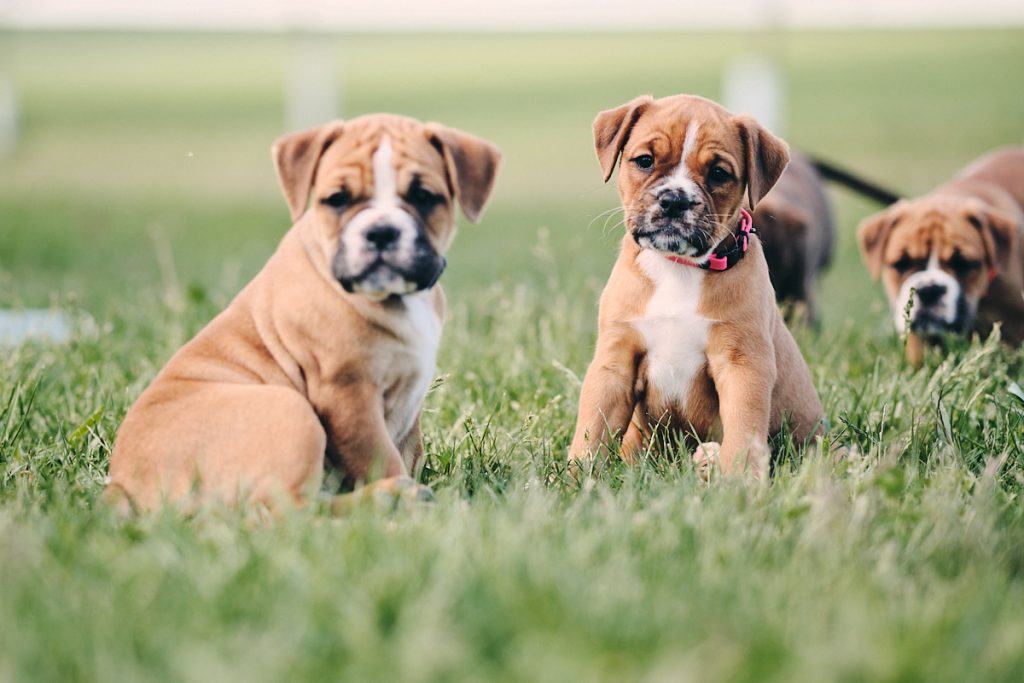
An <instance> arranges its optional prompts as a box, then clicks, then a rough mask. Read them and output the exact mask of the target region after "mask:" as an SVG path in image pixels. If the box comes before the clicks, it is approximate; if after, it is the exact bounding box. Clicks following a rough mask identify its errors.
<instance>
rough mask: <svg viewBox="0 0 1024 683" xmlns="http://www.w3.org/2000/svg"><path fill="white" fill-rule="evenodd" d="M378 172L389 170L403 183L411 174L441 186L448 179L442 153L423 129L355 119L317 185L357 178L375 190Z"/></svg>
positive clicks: (327, 158) (328, 156)
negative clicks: (436, 182) (375, 179)
mask: <svg viewBox="0 0 1024 683" xmlns="http://www.w3.org/2000/svg"><path fill="white" fill-rule="evenodd" d="M385 140H386V141H387V145H386V146H385V145H384V144H383V143H384V142H385ZM383 147H386V149H382V148H383ZM375 157H376V163H375ZM382 164H383V166H382ZM375 168H376V169H377V170H381V168H387V169H389V170H391V171H392V172H394V173H395V175H396V176H397V177H398V178H399V179H400V180H401V179H402V178H404V177H405V176H407V175H412V174H416V175H418V176H420V177H421V178H429V177H432V178H434V179H435V180H437V181H440V182H444V179H445V177H446V176H445V166H444V159H443V157H442V156H441V152H440V151H439V150H438V149H437V148H436V147H435V146H434V145H433V144H432V143H431V139H430V135H429V134H428V133H427V131H426V129H425V128H424V127H423V125H422V124H420V123H418V122H416V121H412V120H406V119H400V118H397V117H396V118H395V119H394V120H387V121H384V122H382V121H379V120H375V119H368V120H362V119H355V120H354V121H351V122H348V123H346V124H345V127H344V129H343V131H342V134H341V135H340V136H339V137H338V138H337V139H336V140H335V141H334V142H333V143H332V144H331V146H330V147H328V148H327V150H326V151H325V152H324V155H323V157H322V158H321V160H320V166H319V168H318V171H317V183H318V184H319V183H320V182H321V180H322V181H324V182H328V183H330V182H336V179H337V176H338V175H339V174H340V175H342V176H345V177H346V179H347V180H349V182H351V181H353V180H355V178H353V177H352V176H353V175H358V176H359V180H360V181H361V182H362V183H365V184H368V185H371V186H372V185H373V175H374V169H375Z"/></svg>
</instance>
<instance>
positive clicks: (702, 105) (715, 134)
mask: <svg viewBox="0 0 1024 683" xmlns="http://www.w3.org/2000/svg"><path fill="white" fill-rule="evenodd" d="M731 119H732V115H731V114H729V112H728V111H726V110H725V109H723V108H722V107H720V106H718V105H717V104H715V103H714V102H710V101H708V100H703V99H700V98H690V97H686V98H682V99H677V98H665V99H662V100H657V101H655V102H654V104H652V105H651V107H650V108H649V109H648V110H647V111H646V112H644V114H643V116H641V117H640V120H639V121H637V123H636V126H635V127H634V129H633V134H632V135H631V136H630V143H631V144H633V143H639V144H644V143H648V142H658V141H660V142H662V143H664V144H666V145H667V146H669V147H670V148H671V150H672V154H673V156H678V155H679V154H680V153H681V152H682V149H683V146H684V145H686V144H687V143H689V145H690V146H691V147H692V148H694V149H701V150H708V149H709V148H714V150H715V151H721V152H727V153H729V154H731V155H733V156H740V155H741V154H742V143H741V141H740V139H739V136H738V135H737V134H736V128H735V126H733V124H732V122H731Z"/></svg>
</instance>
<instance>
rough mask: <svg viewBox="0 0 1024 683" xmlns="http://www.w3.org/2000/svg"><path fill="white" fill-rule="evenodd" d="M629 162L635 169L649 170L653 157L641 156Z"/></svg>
mask: <svg viewBox="0 0 1024 683" xmlns="http://www.w3.org/2000/svg"><path fill="white" fill-rule="evenodd" d="M630 161H632V162H633V163H634V164H635V165H636V167H637V168H639V169H641V170H644V171H646V170H647V169H649V168H650V167H651V166H654V157H653V156H651V155H650V154H641V155H640V156H638V157H634V158H633V159H631V160H630Z"/></svg>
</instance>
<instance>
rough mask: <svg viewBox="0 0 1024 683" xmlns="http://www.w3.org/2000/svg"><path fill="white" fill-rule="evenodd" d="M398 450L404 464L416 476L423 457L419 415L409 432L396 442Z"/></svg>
mask: <svg viewBox="0 0 1024 683" xmlns="http://www.w3.org/2000/svg"><path fill="white" fill-rule="evenodd" d="M398 450H399V451H400V452H401V453H402V460H403V461H404V462H405V466H406V467H407V468H408V469H409V472H410V473H412V475H413V477H416V476H417V475H418V474H419V469H420V468H421V467H422V466H423V463H422V462H421V461H422V459H423V433H422V432H421V431H420V416H419V415H417V416H416V419H415V420H414V421H413V423H412V428H411V429H410V430H409V433H408V434H406V435H405V438H404V439H402V441H401V443H399V444H398Z"/></svg>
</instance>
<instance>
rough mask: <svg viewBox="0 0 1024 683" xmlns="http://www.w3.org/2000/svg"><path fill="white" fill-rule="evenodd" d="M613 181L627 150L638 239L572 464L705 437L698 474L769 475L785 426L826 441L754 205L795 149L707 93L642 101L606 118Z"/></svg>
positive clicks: (626, 182)
mask: <svg viewBox="0 0 1024 683" xmlns="http://www.w3.org/2000/svg"><path fill="white" fill-rule="evenodd" d="M594 143H595V146H596V148H597V157H598V160H599V161H600V164H601V168H602V169H603V171H604V177H605V180H608V178H610V177H611V175H612V172H613V171H614V168H615V164H616V161H617V160H618V159H619V157H620V156H621V158H622V167H621V170H620V171H619V182H618V188H619V195H620V197H621V198H622V204H623V206H624V208H625V220H626V226H627V229H628V234H627V235H626V236H625V238H624V239H623V241H622V248H621V251H620V252H619V258H618V260H617V261H616V263H615V267H614V269H613V270H612V274H611V278H610V279H609V281H608V284H607V286H606V287H605V289H604V292H603V294H602V295H601V305H600V315H599V321H598V338H597V350H596V353H595V355H594V360H593V362H592V363H591V364H590V368H589V369H588V370H587V374H586V378H585V379H584V382H583V388H582V393H581V395H580V407H579V417H578V421H577V425H576V434H575V437H574V439H573V443H572V446H571V448H570V458H571V459H572V460H578V459H580V458H584V457H587V456H589V455H593V454H595V453H596V452H597V451H599V450H600V449H602V448H606V449H610V448H612V447H613V443H614V442H615V441H616V440H619V439H621V450H620V453H621V455H622V457H623V458H624V459H626V460H627V461H631V460H632V459H633V458H634V457H635V455H636V454H637V452H638V451H639V450H641V449H642V448H644V447H645V445H647V444H648V443H649V442H650V438H651V436H652V434H653V432H654V430H655V427H656V426H659V425H661V426H663V427H666V428H668V429H671V430H677V431H681V432H683V433H685V434H688V435H692V436H693V437H696V438H697V439H698V440H700V441H706V440H709V439H712V438H718V435H719V434H721V445H720V446H719V445H718V444H717V443H707V444H705V445H704V446H703V447H701V448H698V449H697V454H696V455H695V458H696V459H697V460H698V461H699V463H700V464H701V466H702V468H703V467H704V466H706V465H707V464H708V460H710V459H714V458H715V457H717V460H718V462H719V465H720V467H721V470H722V471H723V472H724V473H730V472H733V471H737V470H743V469H744V468H745V467H747V468H749V471H750V472H751V473H753V474H754V475H755V476H762V475H763V474H765V473H766V472H767V467H768V460H769V451H768V437H769V435H771V434H773V433H775V432H777V431H779V430H780V428H781V427H782V425H783V422H787V423H788V424H789V425H790V427H791V428H792V430H793V434H794V435H795V436H796V438H797V439H799V440H805V439H807V438H808V437H810V436H812V435H814V434H815V433H817V431H818V430H819V429H820V425H821V422H822V418H823V415H822V407H821V403H820V401H819V400H818V395H817V392H815V390H814V387H813V385H812V384H811V378H810V373H809V372H808V369H807V365H806V363H805V362H804V360H803V357H802V356H801V355H800V350H799V349H798V348H797V346H796V343H795V342H794V341H793V337H792V336H791V335H790V333H789V331H788V330H787V329H786V326H785V324H784V323H783V321H782V317H781V316H780V314H779V311H778V308H777V307H776V305H775V298H774V293H773V291H772V286H771V283H770V282H769V278H768V269H767V267H766V265H765V260H764V255H763V253H762V250H761V245H760V243H759V242H758V240H757V238H756V237H752V238H749V250H747V251H745V252H744V250H743V248H744V245H745V244H747V238H746V235H745V234H744V233H743V231H742V228H743V226H747V227H749V222H748V221H749V215H748V214H745V213H742V212H741V209H742V202H743V197H744V192H746V194H747V197H748V198H749V202H750V205H751V206H754V205H755V204H756V203H757V201H758V200H759V199H761V197H763V196H764V195H765V194H766V193H767V192H768V190H769V189H771V187H772V185H773V184H774V183H775V181H776V180H777V179H778V177H779V175H780V174H781V173H782V171H783V169H784V168H785V167H786V162H787V160H788V158H789V156H788V151H787V147H786V145H785V143H783V142H782V141H781V140H779V139H778V138H776V137H774V136H773V135H771V134H770V133H768V132H767V131H766V130H764V129H763V128H761V126H759V125H758V124H757V122H756V121H754V120H753V119H751V118H749V117H746V116H733V115H732V114H730V113H729V112H728V111H726V110H725V109H723V108H722V107H720V106H719V105H717V104H715V103H714V102H711V101H709V100H705V99H703V98H700V97H693V96H689V95H677V96H674V97H666V98H663V99H659V100H655V99H652V98H650V97H640V98H637V99H635V100H633V101H632V102H629V103H627V104H625V105H623V106H621V107H618V108H617V109H612V110H609V111H605V112H602V113H600V114H598V116H597V119H596V120H595V121H594Z"/></svg>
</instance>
